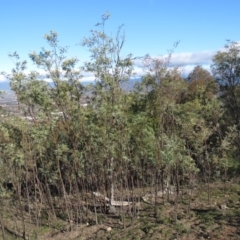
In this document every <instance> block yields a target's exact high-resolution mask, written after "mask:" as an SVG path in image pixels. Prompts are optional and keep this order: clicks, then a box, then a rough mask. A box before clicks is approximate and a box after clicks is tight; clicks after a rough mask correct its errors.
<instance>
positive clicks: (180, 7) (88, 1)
mask: <svg viewBox="0 0 240 240" xmlns="http://www.w3.org/2000/svg"><path fill="white" fill-rule="evenodd" d="M0 3H1V11H0V33H1V34H0V39H1V42H0V72H1V71H7V72H8V71H10V69H11V68H12V67H13V63H12V62H11V60H10V59H9V57H8V53H11V52H14V51H17V52H18V53H19V54H20V56H21V58H22V59H26V60H28V62H30V60H29V59H28V54H29V52H30V51H34V50H35V51H37V52H38V51H39V50H40V48H41V47H42V46H46V44H45V40H44V39H43V36H44V34H45V33H48V32H49V31H50V30H54V31H57V32H58V34H59V40H60V45H63V46H65V45H67V46H70V49H69V57H75V56H77V57H78V58H79V59H80V60H81V61H84V60H86V59H87V56H88V53H87V52H86V50H85V49H83V48H82V47H80V46H79V45H76V44H77V43H79V42H80V41H81V40H82V39H83V37H87V36H89V35H90V33H89V31H90V30H91V29H93V28H94V25H95V24H96V23H97V22H99V20H100V18H101V15H102V14H103V13H105V12H106V11H109V12H110V13H111V17H110V20H109V21H108V23H107V26H106V27H107V32H108V33H109V34H111V33H112V34H114V33H116V31H117V28H118V26H119V25H121V24H124V29H125V33H126V43H125V47H124V50H123V54H128V53H133V55H134V56H142V55H145V54H147V53H149V54H150V55H152V56H159V55H164V54H166V53H167V49H171V48H172V46H173V43H174V42H175V41H177V40H180V44H179V45H178V47H177V49H176V50H175V55H173V59H172V61H173V63H176V64H180V65H182V66H183V67H184V68H185V70H186V71H190V69H192V67H193V66H194V64H202V65H203V66H205V67H206V68H208V67H209V65H210V63H211V58H212V55H213V54H214V53H215V52H216V51H217V50H220V49H221V48H222V47H223V46H224V44H225V40H226V39H231V40H234V41H240V29H239V23H240V14H239V9H240V1H239V0H228V1H226V0H64V1H63V0H1V1H0ZM30 68H31V65H30ZM139 71H140V70H139ZM0 81H4V78H3V77H2V76H0Z"/></svg>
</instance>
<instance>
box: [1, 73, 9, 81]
mask: <svg viewBox="0 0 240 240" xmlns="http://www.w3.org/2000/svg"><path fill="white" fill-rule="evenodd" d="M7 81H8V80H7V79H6V78H5V77H4V76H3V75H0V82H7Z"/></svg>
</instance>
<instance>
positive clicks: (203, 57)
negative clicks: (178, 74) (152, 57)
mask: <svg viewBox="0 0 240 240" xmlns="http://www.w3.org/2000/svg"><path fill="white" fill-rule="evenodd" d="M215 53H216V52H213V51H203V52H196V53H193V52H183V53H174V54H172V57H171V64H173V65H182V66H183V65H206V64H208V65H209V64H211V62H212V57H213V55H214V54H215Z"/></svg>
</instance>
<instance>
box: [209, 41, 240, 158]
mask: <svg viewBox="0 0 240 240" xmlns="http://www.w3.org/2000/svg"><path fill="white" fill-rule="evenodd" d="M211 67H212V72H213V74H214V76H215V78H216V80H217V81H218V83H219V86H220V94H219V95H220V99H221V100H222V102H223V107H224V110H225V115H224V120H225V124H223V125H222V127H223V132H224V133H227V132H228V126H229V125H235V126H236V128H235V131H236V138H235V140H234V141H233V145H235V146H237V149H238V151H237V152H235V153H234V154H233V155H235V157H236V158H237V159H239V153H240V45H239V43H237V42H234V41H227V44H226V45H225V48H224V50H223V51H218V52H217V53H216V54H215V56H214V57H213V64H212V66H211Z"/></svg>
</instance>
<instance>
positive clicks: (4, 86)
mask: <svg viewBox="0 0 240 240" xmlns="http://www.w3.org/2000/svg"><path fill="white" fill-rule="evenodd" d="M140 81H141V78H135V79H130V80H129V81H127V82H125V83H123V85H122V88H123V89H124V90H126V91H131V90H133V88H134V85H135V83H136V82H140ZM90 83H94V82H82V84H83V85H87V84H90ZM50 85H51V83H50ZM0 90H3V91H11V87H10V85H9V81H5V82H0Z"/></svg>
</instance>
